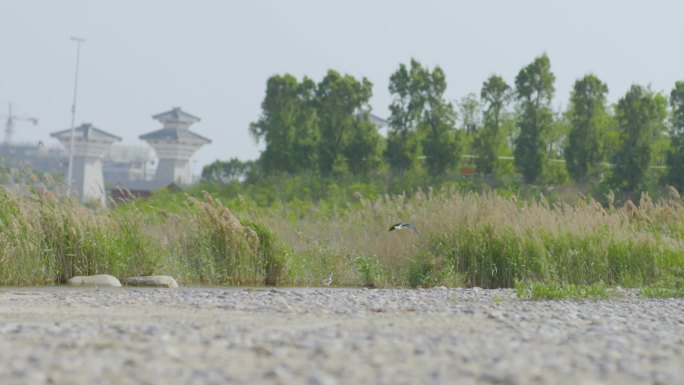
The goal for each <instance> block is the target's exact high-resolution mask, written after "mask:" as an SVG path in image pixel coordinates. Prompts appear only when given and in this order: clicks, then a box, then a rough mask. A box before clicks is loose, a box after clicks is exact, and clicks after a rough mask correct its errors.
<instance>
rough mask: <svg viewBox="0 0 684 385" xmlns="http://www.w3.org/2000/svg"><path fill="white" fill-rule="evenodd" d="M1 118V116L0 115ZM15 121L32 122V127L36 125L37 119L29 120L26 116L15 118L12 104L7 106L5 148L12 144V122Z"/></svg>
mask: <svg viewBox="0 0 684 385" xmlns="http://www.w3.org/2000/svg"><path fill="white" fill-rule="evenodd" d="M0 116H2V115H0ZM17 120H26V121H29V122H32V123H33V124H34V125H35V124H38V119H37V118H30V117H27V116H16V115H14V114H13V113H12V102H10V103H9V105H8V110H7V124H6V125H5V141H4V144H5V146H10V145H11V144H12V137H13V136H14V122H15V121H17Z"/></svg>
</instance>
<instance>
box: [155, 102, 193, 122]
mask: <svg viewBox="0 0 684 385" xmlns="http://www.w3.org/2000/svg"><path fill="white" fill-rule="evenodd" d="M152 118H154V119H157V120H158V121H160V122H162V124H164V125H165V126H166V124H167V123H184V124H185V125H187V126H190V125H191V124H193V123H197V122H199V121H200V120H201V119H200V118H198V117H197V116H195V115H192V114H188V113H187V112H185V111H183V110H181V108H180V107H173V108H172V109H170V110H169V111H166V112H162V113H160V114H156V115H152Z"/></svg>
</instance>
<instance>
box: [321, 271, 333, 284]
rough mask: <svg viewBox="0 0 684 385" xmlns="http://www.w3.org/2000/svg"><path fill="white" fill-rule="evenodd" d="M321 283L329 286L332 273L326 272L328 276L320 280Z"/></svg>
mask: <svg viewBox="0 0 684 385" xmlns="http://www.w3.org/2000/svg"><path fill="white" fill-rule="evenodd" d="M321 283H322V284H324V285H325V286H330V284H331V283H332V273H330V274H328V277H326V278H325V279H324V280H322V281H321Z"/></svg>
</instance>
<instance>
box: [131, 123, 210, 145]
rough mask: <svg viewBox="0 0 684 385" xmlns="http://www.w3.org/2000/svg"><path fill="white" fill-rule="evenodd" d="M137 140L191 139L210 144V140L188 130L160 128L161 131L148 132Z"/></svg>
mask: <svg viewBox="0 0 684 385" xmlns="http://www.w3.org/2000/svg"><path fill="white" fill-rule="evenodd" d="M138 138H140V139H142V140H145V141H150V140H174V141H175V140H183V139H193V140H198V139H199V140H200V141H203V142H205V143H211V139H208V138H205V137H203V136H202V135H199V134H195V133H194V132H192V131H190V130H183V129H177V128H168V127H167V128H162V129H161V130H157V131H153V132H149V133H147V134H144V135H140V136H139V137H138Z"/></svg>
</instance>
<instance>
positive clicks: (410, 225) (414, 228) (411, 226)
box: [404, 223, 418, 233]
mask: <svg viewBox="0 0 684 385" xmlns="http://www.w3.org/2000/svg"><path fill="white" fill-rule="evenodd" d="M404 226H406V227H408V228H409V229H411V231H413V232H414V233H417V232H418V229H416V226H414V225H412V224H410V223H406V224H404Z"/></svg>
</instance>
